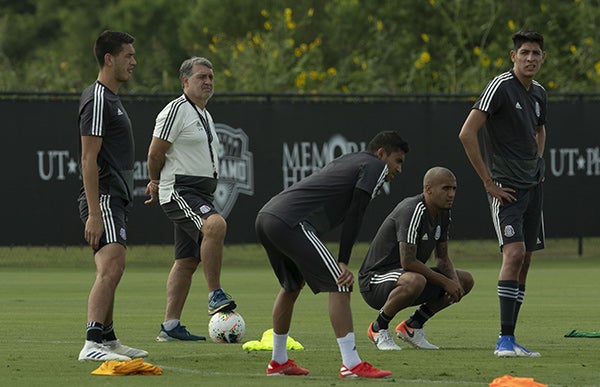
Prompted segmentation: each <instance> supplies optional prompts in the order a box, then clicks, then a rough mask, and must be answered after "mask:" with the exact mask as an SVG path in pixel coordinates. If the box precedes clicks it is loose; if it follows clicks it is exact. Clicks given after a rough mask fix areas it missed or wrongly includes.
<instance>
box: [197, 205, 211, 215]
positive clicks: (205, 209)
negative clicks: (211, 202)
mask: <svg viewBox="0 0 600 387" xmlns="http://www.w3.org/2000/svg"><path fill="white" fill-rule="evenodd" d="M211 209H212V208H210V206H207V205H206V204H204V205H202V206H200V213H201V214H203V215H204V214H206V213H207V212H209V211H210V210H211Z"/></svg>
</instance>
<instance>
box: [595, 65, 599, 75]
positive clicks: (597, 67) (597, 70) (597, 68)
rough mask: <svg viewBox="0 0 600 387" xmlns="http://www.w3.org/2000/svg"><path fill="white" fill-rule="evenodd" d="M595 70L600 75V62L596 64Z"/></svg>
mask: <svg viewBox="0 0 600 387" xmlns="http://www.w3.org/2000/svg"><path fill="white" fill-rule="evenodd" d="M594 70H596V74H598V75H600V62H596V63H595V64H594Z"/></svg>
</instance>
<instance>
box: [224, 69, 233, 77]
mask: <svg viewBox="0 0 600 387" xmlns="http://www.w3.org/2000/svg"><path fill="white" fill-rule="evenodd" d="M223 74H225V76H226V77H227V78H229V77H231V71H229V70H227V69H225V71H223Z"/></svg>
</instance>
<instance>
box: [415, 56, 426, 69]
mask: <svg viewBox="0 0 600 387" xmlns="http://www.w3.org/2000/svg"><path fill="white" fill-rule="evenodd" d="M423 66H425V63H423V61H422V60H421V59H417V60H416V61H415V67H416V68H417V69H418V70H420V69H422V68H423Z"/></svg>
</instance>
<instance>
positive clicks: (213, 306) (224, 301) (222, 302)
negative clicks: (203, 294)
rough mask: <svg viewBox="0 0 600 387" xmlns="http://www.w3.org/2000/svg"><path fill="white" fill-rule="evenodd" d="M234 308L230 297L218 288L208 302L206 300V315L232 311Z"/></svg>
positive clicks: (234, 305)
mask: <svg viewBox="0 0 600 387" xmlns="http://www.w3.org/2000/svg"><path fill="white" fill-rule="evenodd" d="M236 306H237V305H236V304H235V301H234V300H233V299H232V298H231V296H230V295H229V294H227V293H225V292H224V291H223V289H221V288H219V289H217V290H215V291H214V292H213V294H212V296H211V297H210V300H208V314H211V315H212V314H215V313H217V312H221V311H230V310H234V309H235V307H236Z"/></svg>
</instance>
